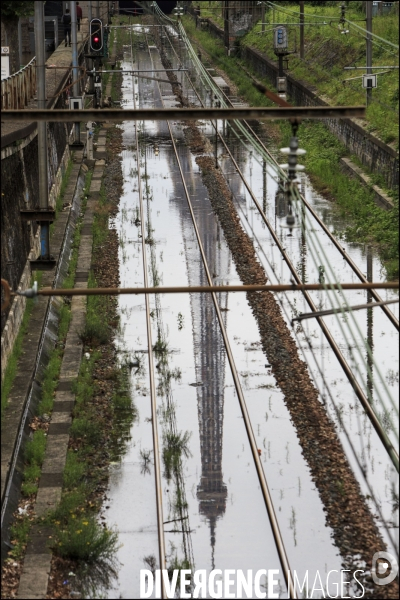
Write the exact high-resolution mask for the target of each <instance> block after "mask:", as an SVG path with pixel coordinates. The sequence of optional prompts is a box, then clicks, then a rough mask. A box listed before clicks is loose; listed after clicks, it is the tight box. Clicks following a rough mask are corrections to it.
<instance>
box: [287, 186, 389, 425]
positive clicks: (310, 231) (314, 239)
mask: <svg viewBox="0 0 400 600" xmlns="http://www.w3.org/2000/svg"><path fill="white" fill-rule="evenodd" d="M298 199H299V200H301V198H300V195H298ZM297 217H298V218H299V215H298V214H297ZM306 219H308V220H309V223H308V228H307V224H306V223H305V227H306V229H307V236H308V239H309V240H311V241H312V243H313V247H314V252H316V253H317V255H318V252H319V251H320V252H321V254H322V256H323V259H324V260H323V264H324V265H326V266H327V267H328V268H329V270H330V271H331V275H332V278H333V280H332V281H331V282H330V283H335V284H337V285H338V287H339V295H340V296H341V297H342V300H343V303H342V304H341V303H340V301H339V298H338V295H337V294H333V298H334V299H335V301H336V303H337V306H334V304H333V303H332V294H329V293H328V294H327V296H328V300H329V301H330V303H331V307H332V308H339V309H341V311H342V312H341V315H344V316H345V317H346V315H347V313H346V314H345V312H344V311H343V310H342V309H343V304H344V305H345V307H346V308H347V312H348V313H350V317H351V318H352V320H353V322H354V325H355V327H356V329H357V333H358V336H359V340H362V344H363V345H364V348H365V350H366V352H367V354H368V356H369V358H370V360H371V361H373V365H374V368H375V369H376V371H377V373H378V375H379V378H380V380H381V383H382V386H383V388H384V390H385V391H386V394H387V396H388V398H389V399H390V402H391V404H392V406H393V408H394V410H395V411H396V414H397V415H398V408H397V406H396V403H395V402H394V399H393V398H392V397H391V393H390V391H389V388H388V387H387V383H386V380H385V379H384V377H383V376H382V374H381V372H380V368H379V366H378V365H377V364H376V361H375V359H374V357H373V355H372V352H371V348H370V347H369V344H368V342H366V341H365V338H364V337H363V335H362V332H361V330H360V327H359V325H358V323H357V319H356V318H355V316H354V312H353V311H352V310H350V305H349V303H348V301H347V298H346V296H345V294H344V292H343V289H341V288H340V281H339V280H338V278H337V276H336V274H335V272H334V269H333V267H332V265H331V262H330V261H329V259H328V257H327V256H326V253H325V250H324V247H323V244H322V243H321V241H320V239H319V238H318V236H317V235H316V232H315V231H314V230H313V228H312V224H311V222H310V216H309V214H308V213H306ZM310 234H311V235H310ZM318 248H319V249H318ZM310 254H311V257H312V259H313V261H314V265H315V267H316V268H317V269H318V266H319V265H320V264H321V261H320V260H319V258H318V257H316V256H315V254H314V253H313V252H312V251H311V253H310ZM328 287H329V284H327V285H326V289H327V290H328ZM341 315H339V313H336V315H335V316H336V318H337V321H338V323H339V324H341V323H342V321H341V319H340V316H341ZM345 323H346V325H347V326H348V329H349V335H350V337H351V339H352V340H353V341H354V343H355V345H356V347H357V350H358V352H359V354H360V358H361V360H362V362H364V366H365V368H366V369H367V372H368V373H369V375H370V376H371V377H372V373H371V372H370V370H369V365H368V363H367V362H366V361H365V357H364V355H363V354H362V353H361V350H360V348H359V340H357V338H356V336H355V334H354V332H353V330H352V328H351V326H350V323H349V322H348V320H347V318H345ZM345 339H346V337H345ZM371 400H372V399H371ZM381 401H382V400H381ZM382 402H383V401H382Z"/></svg>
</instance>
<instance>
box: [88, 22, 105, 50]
mask: <svg viewBox="0 0 400 600" xmlns="http://www.w3.org/2000/svg"><path fill="white" fill-rule="evenodd" d="M102 48H103V23H102V21H101V19H92V20H91V21H90V49H91V50H93V52H100V50H102Z"/></svg>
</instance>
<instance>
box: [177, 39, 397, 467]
mask: <svg viewBox="0 0 400 600" xmlns="http://www.w3.org/2000/svg"><path fill="white" fill-rule="evenodd" d="M171 46H172V44H171ZM175 54H176V53H175ZM186 76H187V77H188V79H189V81H190V83H191V85H192V88H193V90H194V91H195V93H196V95H197V97H198V98H199V101H200V102H201V103H202V100H201V98H200V96H199V94H198V93H197V90H196V88H195V87H194V85H193V83H192V82H191V80H190V78H189V76H188V75H187V74H186ZM282 110H284V109H282ZM218 136H219V139H220V140H221V141H222V143H223V145H224V146H225V149H226V150H227V152H228V154H229V156H230V158H231V161H232V163H233V164H234V166H235V169H236V170H237V172H238V174H239V175H240V177H241V179H242V181H243V183H244V185H245V187H246V189H247V191H248V192H249V194H250V196H251V198H252V200H253V202H254V203H255V205H256V207H257V209H258V211H259V213H260V215H261V217H262V219H263V221H264V223H265V224H266V226H267V227H268V230H269V232H270V233H271V235H272V237H273V240H274V242H275V244H276V245H277V247H278V248H279V250H280V252H281V254H282V256H283V258H284V260H285V262H286V264H287V266H288V268H289V270H290V272H291V273H292V276H293V277H294V279H295V281H296V283H297V284H298V285H300V284H301V280H300V277H299V275H298V273H297V271H296V268H295V267H294V265H293V263H292V261H291V260H290V258H289V256H288V255H287V253H286V250H285V249H284V248H283V247H282V244H281V242H280V240H279V238H278V236H277V234H276V233H275V230H274V228H273V227H272V225H271V223H270V222H269V220H268V219H267V217H266V215H265V214H264V212H263V210H262V207H261V205H260V203H259V202H258V200H257V198H256V197H255V195H254V193H253V191H252V189H251V187H250V185H249V184H248V182H247V180H246V178H245V176H244V174H243V173H242V171H241V169H240V168H239V165H238V164H237V162H236V160H235V158H234V157H233V155H232V152H231V151H230V149H229V147H228V146H227V144H226V142H225V140H224V139H223V137H222V136H221V134H220V133H219V132H218ZM329 287H330V288H331V287H332V285H331V284H329ZM371 294H372V292H371ZM303 295H304V298H305V299H306V301H307V303H308V305H309V307H310V308H311V310H312V312H317V307H316V306H315V304H314V301H313V300H312V298H311V296H310V294H309V293H308V291H303ZM378 298H379V300H380V301H382V300H381V298H380V297H379V296H378ZM316 320H317V322H318V324H319V325H320V327H321V329H322V331H323V332H324V335H325V337H326V339H327V340H328V343H329V345H330V346H331V348H332V350H333V352H334V354H335V356H336V358H337V359H338V361H339V364H340V365H341V367H342V369H343V371H344V373H345V375H346V377H347V379H348V381H349V383H350V385H351V386H352V388H353V390H354V392H355V394H356V396H357V397H358V399H359V400H360V402H361V404H362V406H363V408H364V410H365V412H366V413H367V415H368V417H369V419H370V421H371V423H372V426H373V427H374V429H375V431H376V433H377V434H378V436H379V439H380V440H381V442H382V444H383V446H384V448H385V449H386V451H387V453H388V455H389V456H390V459H391V461H392V463H393V465H394V467H395V469H396V470H397V472H399V455H398V452H397V450H396V449H395V447H394V446H393V444H392V442H391V441H390V439H389V437H388V435H387V434H386V431H385V430H384V428H383V427H382V425H381V423H380V422H379V419H378V417H377V416H376V414H375V412H374V410H373V409H372V406H371V404H370V403H369V401H368V398H367V397H366V395H365V394H364V391H363V390H362V388H361V386H360V384H359V383H358V381H357V380H356V378H355V376H354V374H353V372H352V370H351V368H350V367H349V365H348V364H347V361H346V359H345V358H344V356H343V354H342V352H341V351H340V348H339V346H338V345H337V343H336V341H335V339H334V337H333V336H332V334H331V332H330V331H329V329H328V327H327V325H326V324H325V322H324V321H323V320H322V318H321V317H316Z"/></svg>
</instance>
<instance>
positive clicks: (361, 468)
mask: <svg viewBox="0 0 400 600" xmlns="http://www.w3.org/2000/svg"><path fill="white" fill-rule="evenodd" d="M168 40H169V42H170V45H171V48H172V49H173V47H172V44H171V41H170V39H169V36H168ZM186 75H187V74H186ZM187 77H188V75H187ZM188 79H189V77H188ZM189 81H190V79H189ZM192 85H193V84H192ZM228 183H229V182H228ZM231 191H232V189H231ZM232 193H233V191H232ZM233 196H234V197H235V194H234V193H233ZM236 204H237V206H238V207H239V211H241V212H242V214H243V209H242V207H241V206H240V203H238V202H237V200H236ZM253 234H254V232H253ZM267 260H268V259H267ZM268 262H269V261H268ZM272 270H273V272H274V273H275V269H274V268H273V267H272ZM285 296H286V294H285ZM286 297H287V296H286ZM289 304H290V302H289ZM284 312H285V314H286V317H287V318H288V315H287V313H286V310H285V311H284ZM288 320H289V322H290V319H288ZM307 342H308V344H309V345H310V346H311V351H312V354H313V358H314V361H315V363H316V365H317V367H318V369H319V371H320V373H321V376H322V378H323V381H324V383H325V385H326V387H327V389H328V392H329V394H330V396H331V399H332V404H333V405H334V407H335V410H336V414H337V416H339V417H340V411H339V410H338V409H337V407H336V406H335V404H334V401H333V398H332V395H331V392H330V389H329V386H328V385H327V383H326V381H325V379H324V375H323V373H322V372H321V370H320V368H319V364H318V361H317V360H316V357H315V355H314V353H313V349H312V345H311V344H310V341H309V339H308V338H307ZM300 348H301V351H302V353H303V356H304V358H306V357H305V355H304V350H303V348H302V345H301V344H300ZM306 362H307V363H308V360H306ZM345 433H346V436H347V437H348V439H349V444H350V447H351V448H352V450H353V453H354V454H355V458H356V460H357V462H358V465H359V467H360V470H361V472H362V473H363V475H364V477H365V479H366V483H367V485H368V488H369V490H370V492H371V491H372V489H371V486H370V484H369V481H368V479H367V478H366V474H365V470H364V469H363V467H362V465H361V464H360V462H359V459H358V456H357V454H356V452H355V449H354V446H353V445H352V442H351V440H350V438H349V436H348V432H347V430H346V431H345ZM371 497H372V498H373V500H374V502H375V504H376V506H377V510H378V512H379V514H380V516H381V519H382V522H383V524H384V526H385V527H386V530H387V533H388V536H389V538H390V539H391V541H392V543H393V540H392V538H391V535H390V532H389V530H388V527H387V523H386V522H385V520H384V518H383V515H382V512H381V510H380V507H379V505H378V503H377V501H376V499H375V497H374V495H373V493H371Z"/></svg>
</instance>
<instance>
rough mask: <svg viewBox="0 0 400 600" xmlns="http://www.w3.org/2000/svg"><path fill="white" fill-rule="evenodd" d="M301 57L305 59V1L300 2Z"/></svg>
mask: <svg viewBox="0 0 400 600" xmlns="http://www.w3.org/2000/svg"><path fill="white" fill-rule="evenodd" d="M300 58H302V59H304V2H300Z"/></svg>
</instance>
